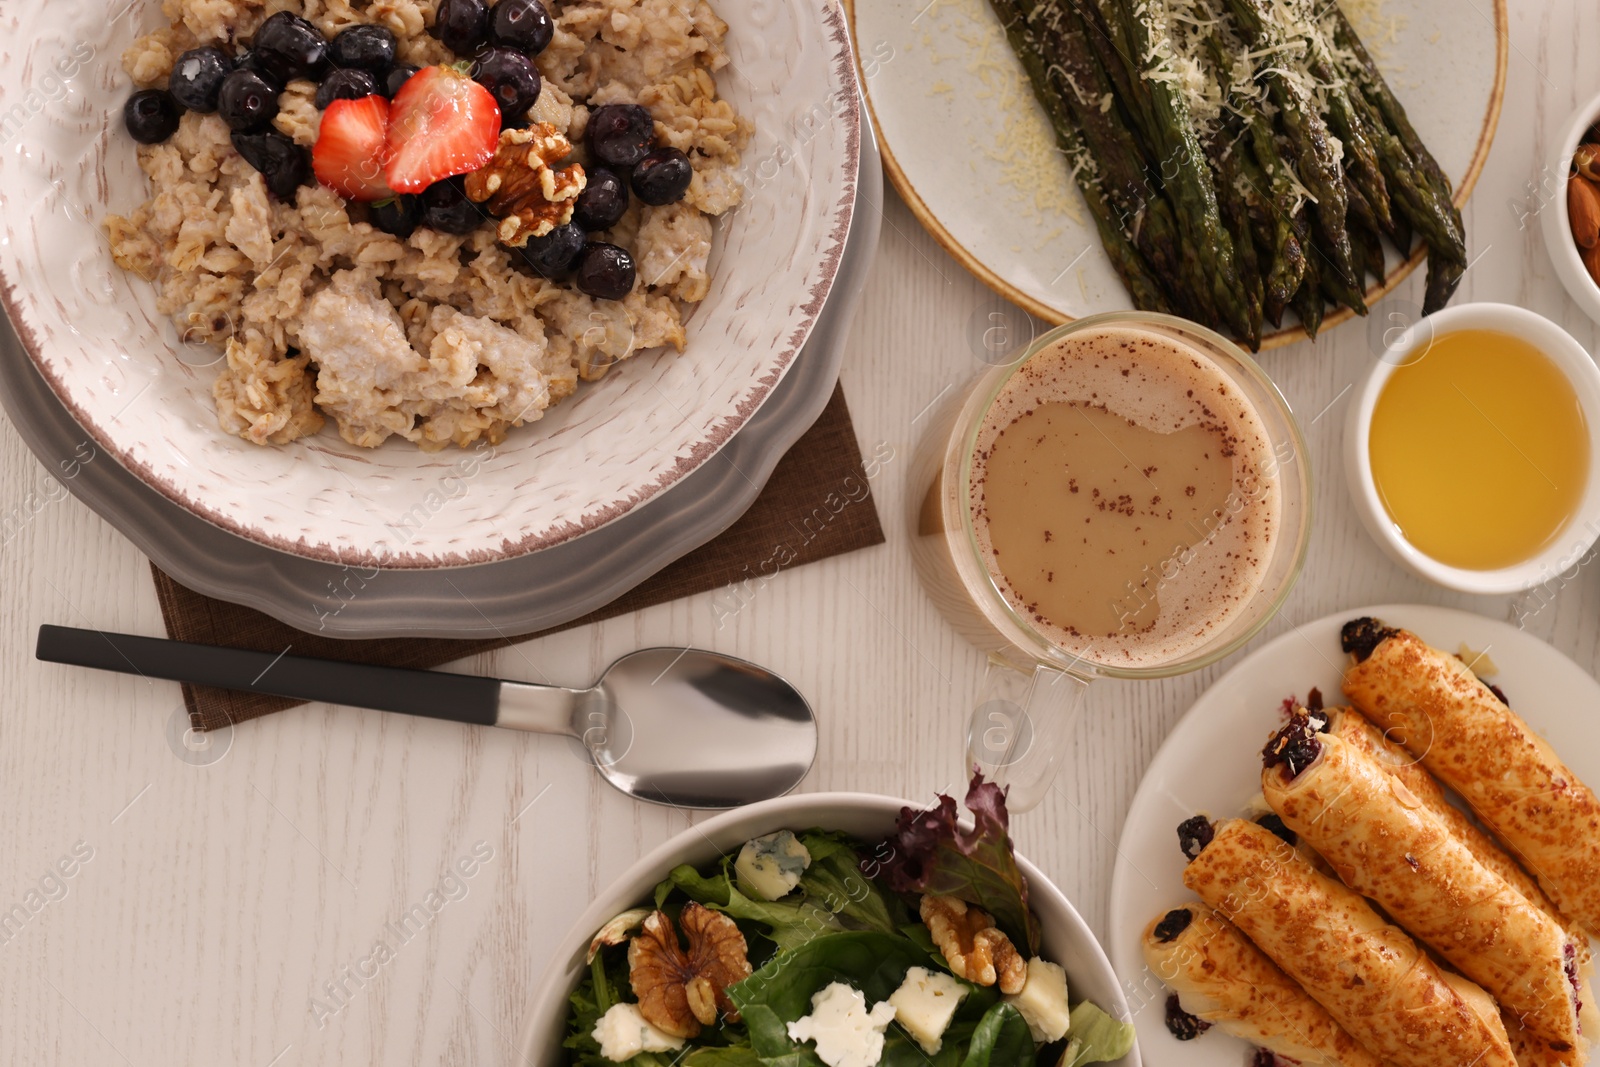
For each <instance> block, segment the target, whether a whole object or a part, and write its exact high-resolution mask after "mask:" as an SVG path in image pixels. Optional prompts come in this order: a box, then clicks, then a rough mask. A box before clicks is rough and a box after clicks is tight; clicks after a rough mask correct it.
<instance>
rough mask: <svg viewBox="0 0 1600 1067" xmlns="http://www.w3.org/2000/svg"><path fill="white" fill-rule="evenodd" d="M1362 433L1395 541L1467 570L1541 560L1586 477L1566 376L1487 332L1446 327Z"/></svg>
mask: <svg viewBox="0 0 1600 1067" xmlns="http://www.w3.org/2000/svg"><path fill="white" fill-rule="evenodd" d="M1367 440H1368V448H1369V452H1370V457H1371V466H1372V477H1373V481H1374V483H1375V484H1376V486H1377V490H1378V495H1379V497H1380V498H1381V499H1382V500H1383V505H1384V508H1385V509H1386V510H1387V511H1388V513H1389V518H1390V519H1391V520H1392V521H1393V522H1394V524H1395V527H1396V528H1397V529H1398V530H1399V532H1400V534H1401V536H1402V537H1404V538H1405V539H1406V540H1407V541H1409V542H1410V543H1411V544H1412V545H1413V546H1415V547H1416V548H1417V549H1418V550H1419V551H1421V552H1422V553H1424V554H1425V555H1427V556H1430V557H1431V558H1433V559H1435V560H1437V561H1438V562H1440V563H1444V564H1447V565H1449V566H1453V567H1460V568H1462V569H1465V570H1497V569H1500V568H1503V567H1509V566H1513V565H1515V564H1518V563H1522V562H1524V561H1526V560H1528V559H1531V558H1533V557H1534V556H1536V555H1538V554H1539V552H1541V551H1542V550H1543V549H1544V548H1545V547H1546V546H1547V545H1549V544H1550V543H1551V542H1552V541H1553V540H1555V538H1557V537H1558V536H1559V535H1560V534H1561V531H1562V530H1563V529H1564V528H1565V527H1566V525H1567V523H1568V522H1569V521H1570V520H1571V518H1572V516H1573V515H1574V514H1575V513H1576V511H1577V510H1578V505H1579V503H1580V502H1581V500H1582V497H1583V492H1584V487H1585V486H1586V485H1587V483H1588V479H1589V451H1590V444H1589V427H1588V424H1587V421H1586V420H1585V418H1584V414H1583V409H1582V407H1581V406H1580V405H1579V402H1578V395H1577V392H1576V391H1575V390H1574V389H1573V387H1572V383H1571V382H1570V381H1569V380H1568V379H1567V376H1566V375H1565V374H1564V373H1562V371H1561V369H1560V368H1559V367H1557V366H1556V364H1555V363H1554V362H1553V361H1552V360H1551V359H1550V357H1549V356H1547V355H1545V354H1544V353H1543V352H1541V351H1540V350H1539V349H1538V348H1536V347H1535V346H1533V345H1531V344H1529V343H1528V342H1526V341H1523V340H1521V339H1520V338H1516V337H1512V336H1510V335H1508V334H1502V333H1497V332H1494V331H1490V330H1459V331H1456V332H1454V333H1447V334H1443V335H1441V336H1440V337H1438V338H1436V339H1434V341H1433V343H1432V344H1431V345H1430V346H1428V347H1427V348H1426V349H1424V350H1421V351H1420V352H1418V353H1416V354H1414V355H1412V356H1411V357H1410V358H1409V360H1408V361H1407V362H1406V363H1405V364H1404V365H1402V366H1400V367H1398V368H1396V369H1395V371H1394V372H1393V374H1392V375H1391V376H1390V377H1389V380H1388V381H1387V382H1386V383H1384V386H1383V389H1382V391H1381V392H1380V393H1379V394H1378V400H1377V404H1376V405H1375V407H1374V409H1373V412H1372V425H1371V429H1370V431H1369V434H1368V439H1367Z"/></svg>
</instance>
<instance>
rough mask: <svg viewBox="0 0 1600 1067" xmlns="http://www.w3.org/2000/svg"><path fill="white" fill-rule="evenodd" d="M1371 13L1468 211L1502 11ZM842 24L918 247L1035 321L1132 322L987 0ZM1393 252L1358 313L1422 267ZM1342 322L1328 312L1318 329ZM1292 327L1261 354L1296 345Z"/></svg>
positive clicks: (1495, 75)
mask: <svg viewBox="0 0 1600 1067" xmlns="http://www.w3.org/2000/svg"><path fill="white" fill-rule="evenodd" d="M1383 13H1384V16H1385V17H1386V18H1388V19H1391V20H1392V22H1391V26H1392V28H1393V37H1392V39H1386V37H1387V34H1386V33H1373V32H1370V31H1369V32H1367V33H1365V34H1364V38H1363V39H1364V40H1365V41H1366V42H1367V44H1368V45H1369V47H1370V48H1371V50H1372V52H1373V55H1374V58H1375V59H1376V60H1377V61H1378V65H1379V66H1380V67H1381V68H1382V69H1383V72H1384V76H1385V77H1386V78H1387V79H1388V81H1389V84H1390V85H1391V86H1392V87H1393V89H1394V91H1395V95H1396V96H1398V97H1399V98H1400V102H1401V103H1402V104H1404V105H1405V107H1406V113H1407V114H1408V115H1409V116H1410V117H1411V119H1412V122H1413V124H1414V125H1415V126H1416V128H1417V132H1418V133H1419V134H1420V135H1421V136H1422V139H1423V140H1424V141H1425V142H1426V143H1427V145H1428V147H1429V149H1430V151H1432V153H1433V155H1434V157H1435V158H1436V159H1438V161H1439V165H1440V166H1441V167H1443V168H1444V172H1445V173H1446V174H1448V175H1449V176H1450V179H1451V181H1452V182H1454V183H1455V190H1456V196H1455V200H1456V203H1457V204H1462V203H1465V202H1466V198H1467V196H1468V194H1469V193H1471V191H1472V186H1473V183H1474V182H1475V181H1476V180H1477V176H1478V171H1479V170H1480V169H1481V168H1482V166H1483V161H1484V159H1485V158H1486V157H1487V156H1488V153H1489V143H1490V141H1491V140H1492V139H1493V137H1494V127H1495V123H1496V121H1497V119H1498V117H1499V114H1500V99H1501V93H1502V90H1503V88H1504V85H1505V70H1506V55H1507V42H1508V40H1509V35H1508V33H1507V30H1506V8H1505V0H1493V2H1491V0H1484V2H1483V3H1481V4H1480V3H1473V4H1465V5H1464V4H1461V3H1460V2H1459V0H1385V3H1384V5H1383ZM852 17H853V19H854V29H855V38H856V41H857V42H858V47H857V51H858V53H859V55H860V57H861V60H860V62H861V72H862V82H863V84H864V85H865V87H866V93H867V103H868V105H869V106H870V107H871V109H872V116H873V121H874V123H875V124H876V125H877V128H878V138H879V140H880V142H881V143H882V145H883V149H884V170H885V171H886V173H887V174H888V175H889V177H890V180H892V181H893V182H894V185H895V188H897V189H898V190H899V191H900V193H901V195H903V196H904V197H905V199H906V202H907V203H908V204H909V205H910V207H911V210H912V211H913V212H914V213H915V214H916V215H917V217H918V219H919V220H920V221H921V222H922V224H923V225H924V226H925V227H926V228H927V229H928V231H929V233H931V234H932V235H933V236H934V238H935V239H937V240H938V241H939V243H940V244H942V245H944V247H945V249H946V250H947V251H949V252H950V254H951V255H953V256H955V257H956V259H958V260H960V261H961V263H962V264H963V265H964V266H966V267H967V269H968V270H970V271H972V272H973V273H974V274H976V275H977V276H978V277H979V278H980V279H982V280H983V281H984V283H985V284H987V285H989V286H990V287H991V288H993V289H994V290H995V291H996V292H998V293H999V294H1000V295H1002V296H1004V297H1006V298H1007V299H1008V300H1011V301H1012V302H1014V303H1016V304H1018V305H1020V306H1021V307H1023V308H1025V309H1026V310H1027V311H1029V312H1031V313H1033V314H1034V315H1037V316H1039V317H1040V318H1042V319H1044V320H1046V321H1047V322H1052V323H1060V322H1066V321H1068V320H1071V319H1079V318H1082V317H1084V316H1085V315H1094V314H1098V313H1100V312H1102V311H1118V310H1121V309H1124V308H1126V307H1128V305H1129V297H1128V293H1127V290H1126V289H1124V288H1123V286H1122V282H1121V281H1120V280H1119V279H1118V278H1117V275H1116V272H1115V271H1114V270H1112V267H1111V261H1110V260H1109V259H1107V258H1106V255H1105V253H1104V252H1103V251H1102V250H1101V247H1100V238H1099V237H1098V236H1097V234H1096V233H1095V229H1094V221H1093V219H1092V218H1091V217H1090V216H1089V213H1088V208H1087V207H1086V206H1085V205H1084V203H1083V197H1082V196H1081V195H1080V194H1079V192H1078V189H1077V186H1076V185H1075V184H1074V183H1073V181H1072V178H1071V177H1070V176H1069V174H1068V172H1067V168H1066V166H1065V165H1063V163H1062V161H1061V158H1060V156H1059V155H1058V154H1057V153H1056V150H1055V139H1054V136H1053V134H1052V133H1051V130H1050V124H1049V122H1048V120H1047V119H1046V118H1045V116H1044V111H1043V110H1042V109H1041V108H1040V107H1039V105H1038V102H1037V101H1035V100H1034V98H1033V94H1032V91H1031V90H1030V89H1029V87H1028V81H1027V77H1026V75H1024V74H1023V72H1022V65H1021V64H1020V63H1019V62H1018V61H1017V59H1016V57H1015V56H1014V55H1013V54H1012V52H1011V49H1010V46H1009V45H1008V44H1007V43H1006V36H1005V32H1004V31H1003V30H1002V29H1001V26H1000V21H999V19H998V18H997V17H996V16H995V14H994V12H993V10H992V9H991V8H990V7H989V4H988V0H857V2H855V4H854V9H853V11H852ZM1363 28H1364V27H1363ZM932 130H937V131H938V136H929V132H930V131H932ZM1002 157H1009V158H1010V159H1011V160H1012V162H1009V163H1007V162H1002ZM1008 178H1009V179H1010V180H1008ZM1022 182H1025V183H1026V188H1023V187H1021V183H1022ZM1469 237H1470V234H1469ZM1390 251H1391V255H1390V264H1391V266H1390V271H1389V276H1388V277H1387V278H1386V279H1385V280H1384V281H1383V283H1382V284H1376V283H1375V284H1374V285H1373V287H1372V289H1371V290H1369V292H1368V297H1367V301H1368V303H1369V304H1371V303H1372V301H1374V300H1376V299H1377V297H1378V296H1380V295H1382V294H1383V293H1385V292H1388V290H1389V289H1390V288H1392V287H1393V286H1394V285H1396V284H1398V282H1399V281H1400V279H1402V278H1404V277H1405V276H1406V275H1407V274H1408V273H1410V271H1411V270H1412V269H1413V268H1414V267H1415V266H1416V264H1417V263H1419V262H1420V261H1421V259H1420V256H1419V257H1414V258H1413V259H1412V260H1411V261H1410V262H1409V263H1401V262H1400V260H1399V257H1398V256H1397V255H1394V254H1393V250H1392V249H1391V250H1390ZM1350 315H1351V312H1350V311H1349V309H1348V308H1343V309H1340V310H1339V311H1338V312H1334V311H1331V310H1330V311H1329V313H1328V315H1327V317H1326V318H1325V319H1324V320H1323V324H1324V326H1325V327H1328V326H1332V325H1333V324H1334V323H1336V322H1340V321H1343V320H1344V319H1346V318H1348V317H1349V316H1350ZM1291 320H1292V316H1291V319H1286V320H1285V328H1284V329H1282V330H1279V331H1277V332H1275V333H1268V334H1267V335H1266V336H1265V337H1264V338H1263V339H1262V347H1263V348H1267V347H1272V346H1275V345H1280V344H1287V343H1289V342H1291V341H1294V340H1298V339H1300V338H1303V337H1304V336H1305V332H1304V331H1303V330H1301V329H1300V327H1299V326H1298V324H1293V325H1291ZM1267 328H1268V329H1270V328H1271V327H1270V324H1269V326H1268V327H1267Z"/></svg>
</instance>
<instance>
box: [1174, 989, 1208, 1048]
mask: <svg viewBox="0 0 1600 1067" xmlns="http://www.w3.org/2000/svg"><path fill="white" fill-rule="evenodd" d="M1166 1023H1167V1030H1168V1031H1169V1032H1170V1033H1171V1034H1172V1036H1173V1037H1175V1038H1177V1039H1178V1040H1179V1041H1193V1040H1194V1039H1195V1038H1197V1037H1199V1036H1200V1035H1201V1034H1203V1033H1205V1032H1206V1031H1207V1030H1209V1029H1211V1024H1210V1023H1208V1022H1206V1021H1205V1020H1204V1019H1201V1018H1197V1017H1196V1016H1193V1015H1190V1014H1189V1013H1188V1012H1186V1011H1184V1010H1183V1005H1182V1004H1179V1003H1178V994H1176V993H1173V994H1172V995H1171V996H1169V997H1167V1017H1166Z"/></svg>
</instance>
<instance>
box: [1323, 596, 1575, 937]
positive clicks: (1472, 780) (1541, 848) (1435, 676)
mask: <svg viewBox="0 0 1600 1067" xmlns="http://www.w3.org/2000/svg"><path fill="white" fill-rule="evenodd" d="M1341 638H1342V640H1343V644H1344V648H1345V651H1347V652H1352V653H1354V654H1355V656H1356V660H1357V662H1356V663H1355V664H1353V665H1352V666H1351V667H1350V668H1349V669H1348V670H1347V671H1346V672H1345V676H1344V691H1345V694H1346V695H1347V696H1349V698H1350V701H1351V703H1353V704H1355V706H1356V707H1358V708H1360V709H1361V711H1362V713H1363V714H1364V715H1366V716H1367V718H1369V719H1371V720H1372V723H1373V725H1374V726H1376V727H1378V728H1379V729H1380V730H1382V731H1384V732H1385V734H1387V735H1388V736H1389V737H1390V738H1391V739H1393V740H1394V741H1395V742H1397V743H1398V744H1401V745H1404V746H1405V748H1406V749H1407V750H1408V751H1410V752H1411V754H1412V755H1414V756H1416V757H1417V758H1418V759H1419V760H1421V761H1422V765H1423V766H1424V767H1426V768H1427V769H1428V770H1429V771H1432V772H1433V774H1434V776H1435V777H1436V778H1438V779H1439V780H1440V781H1441V782H1443V783H1444V784H1445V785H1447V786H1449V787H1450V788H1451V789H1454V790H1455V791H1456V792H1457V793H1459V794H1461V797H1462V799H1464V800H1465V801H1466V802H1467V803H1468V804H1469V805H1471V807H1472V810H1473V811H1474V812H1476V813H1477V815H1478V818H1480V819H1482V820H1483V822H1484V823H1485V824H1486V825H1487V826H1488V827H1489V828H1490V829H1491V830H1493V831H1494V832H1495V835H1496V836H1498V837H1499V838H1500V840H1501V841H1503V842H1504V843H1505V844H1506V845H1508V846H1509V847H1510V848H1511V850H1512V851H1513V852H1514V853H1515V854H1516V856H1517V858H1518V859H1520V860H1521V861H1522V864H1523V866H1525V867H1527V868H1528V870H1529V871H1530V872H1532V874H1533V876H1534V877H1535V878H1537V879H1538V880H1539V885H1540V886H1542V887H1543V888H1544V891H1545V892H1546V893H1547V894H1549V896H1550V899H1551V900H1553V901H1554V902H1555V905H1556V907H1557V908H1559V909H1560V911H1561V914H1562V915H1565V916H1567V918H1569V919H1570V920H1572V921H1573V922H1574V923H1576V924H1577V925H1579V926H1581V927H1583V928H1584V929H1585V930H1586V931H1588V933H1589V934H1590V935H1591V936H1600V799H1596V797H1595V795H1594V792H1593V791H1592V790H1590V789H1589V787H1588V786H1586V785H1584V784H1583V783H1582V782H1581V781H1579V780H1578V778H1577V776H1576V775H1574V774H1573V773H1572V772H1571V771H1570V770H1568V769H1567V767H1566V765H1565V764H1563V763H1562V762H1561V758H1560V757H1559V756H1557V755H1556V754H1555V751H1554V750H1553V749H1551V747H1550V746H1549V744H1548V743H1546V742H1545V740H1544V739H1543V738H1542V737H1540V736H1539V735H1538V734H1536V733H1534V732H1533V730H1532V729H1530V728H1529V726H1528V724H1527V723H1525V722H1523V721H1522V719H1521V717H1520V716H1518V715H1517V714H1516V713H1515V712H1513V711H1512V710H1511V709H1510V708H1509V707H1507V706H1506V704H1505V702H1504V701H1502V700H1501V699H1500V698H1499V697H1498V696H1496V695H1495V693H1494V692H1493V691H1492V690H1491V689H1490V688H1489V687H1488V686H1487V685H1484V684H1483V682H1481V681H1479V680H1478V678H1477V676H1476V675H1474V674H1473V673H1472V671H1471V670H1469V669H1468V668H1467V666H1466V664H1464V663H1462V662H1461V661H1460V660H1459V659H1457V658H1456V657H1455V656H1452V655H1450V654H1449V653H1447V652H1441V651H1439V650H1438V649H1436V648H1430V647H1429V646H1428V645H1427V644H1426V643H1425V642H1424V641H1423V640H1422V639H1421V638H1420V637H1418V636H1417V635H1416V634H1413V633H1409V632H1407V631H1405V630H1391V629H1389V628H1387V627H1385V626H1383V624H1381V623H1379V622H1378V621H1377V620H1375V619H1356V620H1354V621H1352V622H1349V623H1346V624H1345V627H1344V631H1343V633H1342V635H1341Z"/></svg>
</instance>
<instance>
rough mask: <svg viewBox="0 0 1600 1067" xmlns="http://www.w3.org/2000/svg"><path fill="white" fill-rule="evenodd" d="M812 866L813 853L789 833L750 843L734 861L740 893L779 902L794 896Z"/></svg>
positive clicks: (773, 834) (785, 831) (780, 831)
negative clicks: (803, 876)
mask: <svg viewBox="0 0 1600 1067" xmlns="http://www.w3.org/2000/svg"><path fill="white" fill-rule="evenodd" d="M809 866H811V853H810V852H808V851H807V850H806V846H805V845H803V844H801V842H800V839H799V838H797V837H795V836H794V834H792V833H790V832H789V831H788V830H779V831H778V832H776V833H771V834H767V835H765V836H764V837H757V838H755V839H754V840H751V841H746V842H745V843H744V847H743V848H741V849H740V850H739V858H738V859H737V860H735V861H734V864H733V869H734V873H735V874H737V875H738V876H739V890H740V892H743V893H745V894H746V895H748V896H753V897H757V898H759V899H761V900H777V899H779V898H780V897H786V896H788V895H789V894H790V893H792V892H794V888H795V886H797V885H799V884H800V876H801V875H802V874H804V873H805V872H806V868H807V867H809Z"/></svg>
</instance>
